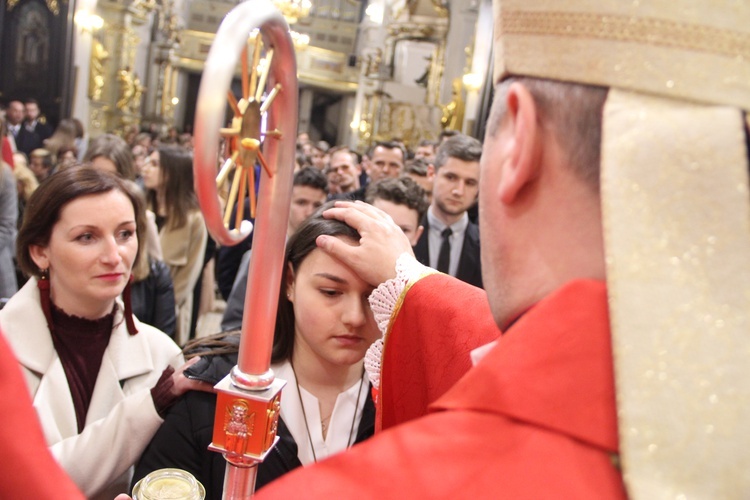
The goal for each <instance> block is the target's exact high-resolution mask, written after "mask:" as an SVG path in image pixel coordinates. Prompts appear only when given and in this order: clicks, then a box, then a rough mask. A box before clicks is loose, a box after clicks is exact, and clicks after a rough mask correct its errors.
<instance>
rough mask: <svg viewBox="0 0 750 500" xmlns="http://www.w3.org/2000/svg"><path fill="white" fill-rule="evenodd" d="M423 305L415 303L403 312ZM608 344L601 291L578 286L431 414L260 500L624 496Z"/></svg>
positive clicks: (272, 487) (511, 335) (527, 321)
mask: <svg viewBox="0 0 750 500" xmlns="http://www.w3.org/2000/svg"><path fill="white" fill-rule="evenodd" d="M410 294H411V291H410ZM420 305H423V304H419V303H416V301H414V302H413V301H412V297H411V295H408V296H407V302H405V304H404V306H405V307H407V306H408V307H419V306H420ZM464 314H465V315H466V317H467V318H471V317H473V316H474V315H473V313H472V311H464ZM467 321H468V319H467ZM610 344H611V343H610V335H609V321H608V310H607V294H606V288H605V285H604V284H603V283H600V282H593V281H578V282H574V283H571V284H569V285H567V286H565V287H563V288H562V289H560V290H558V291H557V292H556V293H554V294H552V295H551V296H550V297H548V298H546V299H544V300H543V301H542V302H540V303H539V304H537V305H536V306H535V307H533V308H532V309H531V310H529V311H528V312H527V313H526V314H525V315H524V316H523V317H522V318H521V319H519V320H518V321H517V322H516V323H515V324H514V325H513V327H512V328H510V329H509V330H508V332H507V333H506V334H505V335H504V336H503V337H502V338H501V339H500V342H499V344H498V346H497V347H495V348H494V349H493V350H492V351H491V352H490V353H489V354H488V355H487V356H486V357H485V358H484V359H483V360H482V361H481V362H480V363H479V364H478V365H477V366H476V367H474V368H472V369H471V370H470V371H469V372H468V373H467V374H466V376H465V377H463V378H462V379H461V380H460V381H459V382H458V383H457V384H456V385H455V386H454V387H453V388H451V389H450V390H449V391H448V392H447V393H446V394H445V395H444V396H443V397H442V398H440V399H439V400H438V401H437V402H436V403H435V404H433V405H431V407H430V409H431V411H432V413H430V414H428V415H426V416H424V417H421V418H417V419H414V420H412V421H410V422H408V423H406V424H403V425H398V426H396V427H393V428H391V429H389V430H387V431H384V432H382V433H380V434H378V435H376V436H375V437H373V438H372V439H370V440H369V441H366V442H364V443H362V444H360V445H358V446H356V447H354V448H353V449H351V450H349V451H348V452H346V453H342V454H339V455H336V456H334V457H332V458H330V459H328V460H325V461H323V462H321V463H319V464H317V465H315V466H312V467H307V468H305V469H302V470H299V471H296V472H293V473H291V474H289V475H287V476H285V477H283V478H281V479H280V480H279V481H276V482H274V483H271V484H269V485H267V486H266V487H265V488H264V489H263V490H261V491H260V492H259V493H258V495H257V499H258V500H263V499H268V498H294V497H295V496H297V495H303V496H304V497H305V498H357V499H358V500H363V499H368V498H373V499H374V498H509V499H526V498H528V499H538V498H575V499H592V500H593V499H597V500H598V499H625V498H626V494H625V489H624V486H623V483H622V478H621V475H620V471H619V470H618V469H617V468H616V467H614V466H613V465H612V455H613V454H616V453H617V451H618V441H617V416H616V412H615V395H614V380H613V372H612V354H611V349H610ZM404 382H405V383H415V382H416V381H404Z"/></svg>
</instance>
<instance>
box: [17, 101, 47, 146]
mask: <svg viewBox="0 0 750 500" xmlns="http://www.w3.org/2000/svg"><path fill="white" fill-rule="evenodd" d="M10 107H12V108H13V109H14V110H18V111H20V112H21V116H22V117H24V118H23V122H22V123H20V124H15V125H14V126H13V127H11V128H10V132H11V134H12V135H13V138H14V139H15V142H16V149H17V150H18V151H21V152H22V153H26V156H30V155H31V152H32V151H34V150H36V149H41V148H43V147H44V140H45V139H47V138H49V137H50V136H51V135H52V129H51V128H50V126H49V125H47V124H46V123H42V122H41V121H40V119H39V116H40V110H39V104H38V103H37V101H36V100H35V99H27V100H26V102H25V103H24V104H21V102H20V101H11V103H10ZM17 114H18V113H17V112H14V116H15V115H17Z"/></svg>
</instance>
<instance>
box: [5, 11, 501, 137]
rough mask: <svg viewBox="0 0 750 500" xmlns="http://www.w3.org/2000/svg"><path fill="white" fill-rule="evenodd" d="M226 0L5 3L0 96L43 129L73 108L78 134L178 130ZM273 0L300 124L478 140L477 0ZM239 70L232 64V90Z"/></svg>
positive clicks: (481, 75)
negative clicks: (289, 43)
mask: <svg viewBox="0 0 750 500" xmlns="http://www.w3.org/2000/svg"><path fill="white" fill-rule="evenodd" d="M248 1H252V0H248ZM238 3H239V2H238V1H237V0H8V1H6V2H4V8H3V9H2V10H0V26H2V36H1V37H0V40H2V42H1V43H2V45H0V47H1V48H0V58H2V67H3V71H2V74H0V102H2V103H3V104H4V105H7V103H8V102H10V101H12V100H22V101H23V100H26V99H29V98H33V99H36V100H37V101H38V103H39V107H40V110H41V113H42V116H43V117H44V118H45V119H46V120H47V122H48V123H49V124H50V125H51V126H52V127H53V128H54V126H56V125H57V123H59V121H60V120H62V119H65V118H75V119H77V120H79V121H80V122H81V123H82V124H83V126H84V129H85V132H86V134H87V136H88V137H90V138H94V137H97V136H99V135H102V134H105V133H114V134H117V135H120V136H125V135H126V134H127V133H128V131H131V130H146V131H150V132H151V133H152V134H154V135H162V136H166V134H167V132H168V131H169V130H175V131H177V132H178V133H183V132H184V133H191V132H192V130H193V127H194V123H195V120H196V116H195V114H196V100H197V95H198V89H199V86H200V82H201V74H202V71H203V68H204V65H205V61H206V57H207V55H208V52H209V50H210V48H211V45H212V43H213V40H214V37H215V34H216V31H217V30H218V28H219V25H220V23H221V22H222V19H223V18H224V16H225V15H226V14H227V13H228V12H229V11H230V10H231V9H232V8H233V7H235V6H236V5H237V4H238ZM274 4H275V5H276V7H277V8H278V9H279V10H280V11H281V12H282V13H283V14H284V17H285V19H286V20H287V22H288V23H289V25H290V30H291V35H292V39H293V40H294V45H295V50H296V59H297V69H298V81H299V124H298V132H299V133H307V134H308V136H309V138H310V139H311V140H312V141H326V142H327V143H328V144H330V145H332V146H333V145H346V146H348V147H349V148H352V149H354V150H357V151H364V150H366V149H367V147H369V146H370V145H372V144H373V143H374V142H375V141H379V140H391V139H394V138H395V139H399V140H400V141H402V142H403V143H404V144H405V145H406V146H408V147H410V148H412V149H413V148H414V147H416V145H417V144H418V142H419V141H420V140H436V139H437V138H438V136H439V134H440V132H441V131H442V130H444V129H453V130H458V131H462V132H464V133H466V134H468V135H473V136H475V137H481V134H482V133H483V130H482V126H481V125H482V123H483V121H484V120H483V119H482V117H483V116H484V115H485V114H486V111H487V107H488V106H487V102H489V93H490V92H491V85H488V84H487V80H488V78H490V76H488V75H491V73H492V71H491V67H490V61H491V54H490V51H491V43H489V40H491V32H492V22H491V19H492V6H491V2H490V1H489V0H472V1H468V2H457V1H450V0H275V1H274ZM249 36H250V39H251V41H252V38H253V37H254V36H256V35H255V34H253V33H250V34H249ZM259 62H260V64H261V65H262V64H263V63H264V62H265V59H261V60H260V61H259ZM259 71H260V72H262V71H263V68H259ZM240 73H241V66H240V64H239V63H238V64H237V71H236V77H235V80H234V81H233V83H232V88H233V89H235V88H237V89H238V88H240V86H241V75H240ZM218 92H222V93H223V92H225V91H224V90H218ZM229 113H230V109H229V106H227V116H228V117H229V116H230V114H229ZM198 119H199V117H198Z"/></svg>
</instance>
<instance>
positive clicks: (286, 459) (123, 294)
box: [0, 100, 481, 498]
mask: <svg viewBox="0 0 750 500" xmlns="http://www.w3.org/2000/svg"><path fill="white" fill-rule="evenodd" d="M21 106H24V104H22V103H20V101H11V102H9V103H8V105H7V108H6V119H7V121H8V123H9V124H11V126H10V127H8V131H7V133H6V134H5V135H4V137H3V141H4V143H5V144H7V145H8V148H9V150H10V152H11V154H10V155H8V159H9V160H10V162H8V163H6V162H3V167H2V171H1V173H2V176H0V181H2V189H3V196H2V198H1V200H2V205H3V206H2V215H3V219H2V224H0V229H2V232H0V235H2V239H0V245H2V248H1V249H0V250H1V251H0V259H1V260H0V265H2V266H3V272H2V281H3V282H2V288H0V298H2V299H3V301H4V302H3V304H4V307H3V308H2V310H1V311H0V327H2V330H3V332H4V335H5V337H6V338H7V339H8V341H9V343H10V346H11V348H12V349H13V351H14V352H15V353H16V356H17V357H18V359H19V361H20V364H21V366H22V369H23V371H24V373H25V374H26V377H27V380H29V384H30V388H31V392H32V400H33V404H34V406H35V408H36V409H37V411H38V412H39V413H40V414H43V416H42V417H41V421H42V430H43V432H44V435H45V438H46V439H47V441H48V444H49V446H50V451H51V452H52V454H53V455H54V457H55V459H56V460H57V461H58V462H59V463H60V464H61V465H62V467H63V468H64V470H65V471H66V472H67V473H68V474H69V475H70V476H71V477H72V478H73V479H74V481H75V483H76V484H77V485H78V487H79V488H80V489H81V490H82V491H83V492H84V494H86V495H87V496H89V497H92V498H112V495H113V494H114V493H116V492H118V491H120V492H123V491H127V488H126V487H125V485H126V484H128V482H129V481H130V479H131V476H132V474H133V470H135V480H137V479H139V478H140V477H142V476H143V475H145V474H146V473H148V472H150V471H151V470H154V469H158V468H163V467H179V468H182V469H185V470H188V471H190V472H192V473H193V474H194V475H195V476H196V477H197V478H198V479H199V480H200V481H201V482H202V483H203V484H204V485H205V486H206V487H207V488H208V489H209V491H210V492H211V495H212V496H213V497H214V498H216V497H218V496H220V494H221V489H222V478H223V471H224V467H223V462H224V461H223V458H222V457H221V456H220V455H217V454H213V453H208V452H205V453H204V452H203V451H202V450H204V449H205V448H206V446H207V445H208V444H210V441H211V429H212V426H213V413H214V406H215V397H214V396H212V395H210V394H206V393H204V394H201V393H200V391H201V390H205V389H206V387H211V386H213V385H214V384H215V383H217V382H218V381H219V380H220V379H221V378H222V377H223V376H224V375H226V374H227V373H228V372H229V369H230V368H231V367H232V366H233V365H234V364H236V359H237V346H238V339H239V331H238V330H239V328H240V325H241V323H242V314H243V307H244V298H245V294H246V292H247V290H246V289H247V272H248V268H249V266H248V264H249V260H250V258H251V255H252V241H253V240H252V236H251V237H250V238H248V239H247V241H246V242H243V244H241V245H238V246H237V247H221V248H217V247H216V244H215V243H214V242H213V240H212V239H211V238H210V236H209V235H208V233H207V231H206V226H205V223H204V220H203V217H202V213H201V211H200V209H199V206H198V204H197V200H196V196H195V192H194V186H193V172H192V151H191V143H192V140H191V138H189V137H188V136H187V135H185V134H182V135H180V134H177V133H176V132H175V131H174V130H172V131H171V132H172V133H170V134H165V135H164V136H158V135H155V134H152V133H150V132H148V131H145V130H144V131H136V130H132V129H129V130H126V131H124V132H122V131H121V133H119V134H115V133H108V134H103V135H99V136H97V137H93V138H90V137H88V136H86V134H85V131H83V129H82V127H81V124H80V122H78V121H77V120H74V119H63V120H61V121H60V123H59V124H58V126H57V128H56V129H55V130H54V131H50V130H49V126H47V124H46V122H45V120H44V119H43V117H40V113H39V109H38V105H36V101H34V100H29V101H28V102H26V103H25V106H26V108H25V109H26V118H25V120H22V121H21V122H20V123H19V120H18V119H17V117H16V114H17V113H19V112H21V110H22V109H24V108H22V107H21ZM40 120H41V123H43V124H44V126H43V127H42V126H39V125H37V126H36V132H33V133H32V131H31V128H30V126H27V125H30V124H32V123H34V122H37V123H39V122H40ZM21 131H24V132H23V133H21ZM19 136H21V137H23V140H19V139H18V137H19ZM29 137H33V139H34V141H33V144H32V141H31V140H30V139H29ZM440 141H441V142H438V141H435V142H433V141H427V140H425V141H422V142H421V143H419V144H418V145H417V144H415V145H412V146H413V148H414V149H413V150H411V149H409V148H407V146H406V145H405V144H403V143H402V142H400V141H398V140H397V139H396V140H393V141H388V142H377V143H375V144H373V145H372V147H370V148H369V149H368V150H367V151H366V152H365V153H364V154H359V153H357V152H355V151H354V150H352V149H350V148H348V147H346V146H336V147H329V146H328V144H327V143H325V142H324V141H318V142H315V143H313V142H312V141H310V140H309V138H308V136H307V134H306V133H302V134H300V135H299V137H298V141H297V160H296V161H297V165H295V173H294V181H293V189H292V198H291V206H290V218H289V222H288V227H287V239H288V246H287V249H286V260H285V267H286V268H288V272H287V274H286V275H285V278H284V281H283V283H281V284H280V287H281V294H280V296H279V304H280V306H279V317H278V320H277V328H276V336H275V343H274V355H273V359H272V363H273V365H272V366H273V369H274V371H275V372H276V373H277V374H278V376H280V377H282V378H284V379H285V380H288V381H290V382H292V381H293V382H294V388H295V391H296V393H297V397H296V398H294V397H287V398H284V399H283V403H282V405H281V412H280V423H279V436H281V438H282V440H281V442H280V444H279V445H278V449H279V450H280V452H281V454H280V455H275V457H277V458H278V460H269V461H268V462H267V463H264V465H263V466H262V467H261V469H260V475H259V479H258V487H261V486H263V485H265V484H266V483H269V482H271V481H272V480H274V479H276V478H278V477H279V476H281V475H283V474H285V473H286V472H289V471H291V470H292V469H294V468H297V467H299V466H302V465H308V464H311V463H315V462H317V461H318V460H322V459H324V458H326V457H328V456H330V455H333V454H335V453H338V452H341V451H343V450H345V449H346V448H348V447H350V446H352V445H354V444H355V443H358V442H360V441H362V440H364V439H367V438H369V437H370V436H372V434H373V432H374V428H375V408H374V402H373V399H372V386H371V382H370V380H369V379H368V377H367V375H366V374H365V370H364V362H365V361H364V360H365V354H366V352H367V350H368V348H370V346H371V345H372V344H373V342H374V341H375V340H377V339H378V338H379V337H380V332H379V331H378V328H377V326H376V325H375V320H374V317H373V313H372V311H371V308H370V305H369V303H368V302H367V300H366V297H367V295H369V293H370V292H371V291H372V287H371V286H370V285H369V284H368V283H366V282H365V281H363V280H362V279H361V278H359V277H358V276H356V275H355V274H353V273H352V272H351V271H350V270H349V269H348V268H347V267H346V266H343V265H341V264H339V263H338V261H336V260H335V259H333V258H331V257H329V256H327V255H326V254H325V253H323V252H322V251H320V250H318V249H317V248H316V243H315V242H316V239H317V238H318V237H319V236H321V235H329V236H335V237H337V238H341V239H342V241H347V242H349V243H350V244H354V243H356V242H357V241H358V238H359V236H358V233H357V232H356V231H355V230H354V229H352V228H351V227H350V226H349V225H347V224H345V223H342V222H339V221H336V220H330V219H326V218H324V217H323V212H324V211H325V210H326V209H327V208H331V207H333V203H335V202H336V201H345V200H351V201H353V200H359V201H361V202H366V203H368V204H371V205H372V206H374V207H377V208H378V209H380V210H382V211H383V212H384V213H386V214H388V215H389V216H390V217H391V219H392V220H393V221H394V223H395V224H397V226H398V227H399V228H400V230H401V231H402V232H403V234H404V235H405V236H406V238H408V241H409V242H410V243H411V244H412V245H414V248H415V249H418V252H417V253H418V255H419V256H420V259H421V260H423V261H424V262H425V263H426V264H427V265H430V264H431V265H433V266H434V267H436V268H439V269H440V270H441V271H443V272H445V273H451V274H453V275H457V276H459V277H460V278H461V279H465V280H467V281H470V280H474V281H475V282H476V284H478V285H481V277H479V278H478V279H477V276H479V273H480V266H479V259H478V243H479V240H478V234H477V233H476V220H477V212H476V201H477V185H478V180H479V179H478V177H479V175H478V168H479V167H478V165H479V163H478V162H479V158H480V155H481V144H480V142H479V141H477V140H476V139H473V138H471V137H468V136H466V135H463V134H459V133H457V132H455V131H447V132H446V133H444V134H443V135H442V136H441V137H440ZM28 144H31V145H28ZM20 146H23V149H22V147H20ZM80 148H84V149H83V150H81V149H80ZM27 165H28V167H27ZM249 212H250V211H249V210H247V209H246V210H245V214H249ZM232 220H234V218H232ZM446 228H449V229H448V231H451V230H452V231H451V234H450V235H448V236H446V235H445V234H444V233H445V231H446ZM436 234H437V239H435V238H436V236H435V235H436ZM451 247H452V248H453V251H452V252H451ZM210 261H213V262H215V264H216V268H217V275H216V278H214V275H213V274H212V273H209V272H206V268H207V265H206V264H207V263H208V262H210ZM6 270H8V272H6ZM321 276H322V278H321ZM201 280H209V287H208V289H209V290H210V291H211V292H214V290H216V291H218V292H219V294H220V295H223V298H224V299H226V303H227V306H226V309H225V311H224V317H223V319H222V324H221V329H222V333H219V332H217V333H216V335H212V336H208V337H204V338H196V323H197V317H196V316H197V315H199V313H200V310H199V308H198V307H197V306H198V303H199V302H200V300H201V292H202V291H204V290H205V289H206V287H205V286H202V285H201ZM91 281H93V284H92V283H90V282H91ZM19 289H20V290H19ZM214 293H215V292H214ZM250 293H252V292H250ZM84 305H85V306H86V307H83V306H84ZM34 310H38V312H35V313H33V314H32V311H34ZM33 318H36V319H34V320H33V322H34V324H33V325H32V326H31V329H33V330H34V335H33V336H31V337H29V336H22V335H21V333H20V330H21V328H20V322H21V321H22V319H23V320H24V321H27V320H30V319H33ZM136 334H138V335H136ZM84 339H89V341H88V342H85V343H84V342H83V340H84ZM135 339H138V340H135ZM332 339H335V340H332ZM82 343H83V344H85V345H81V344H82ZM331 344H333V345H331ZM31 346H34V348H36V351H35V350H34V348H32V347H31ZM40 346H46V347H45V348H44V349H42V351H41V354H40V352H39V350H38V348H39V347H40ZM178 346H179V347H178ZM217 346H218V347H217ZM180 348H184V356H185V357H186V358H189V359H194V360H195V361H190V362H189V363H196V362H197V364H195V365H193V366H192V367H188V366H187V365H183V364H182V363H183V362H182V360H183V354H182V353H180ZM125 353H128V356H130V357H132V358H133V359H130V361H129V362H127V363H125V364H122V361H121V360H120V358H121V357H122V356H123V355H125ZM144 357H145V358H148V361H149V362H148V364H147V365H144V364H143V361H144V360H143V359H141V358H144ZM135 358H137V359H135ZM52 360H54V362H52ZM50 363H51V364H50ZM131 365H132V366H131ZM175 369H177V371H176V372H175ZM186 370H187V371H186ZM183 371H184V372H185V373H184V375H183ZM186 375H187V378H186V377H185V376H186ZM53 376H55V377H57V378H56V380H55V383H54V384H52V383H51V380H50V381H49V382H47V379H48V378H49V379H51V378H52V377H53ZM123 377H124V378H123ZM117 378H120V380H121V383H120V389H119V390H116V391H115V393H117V394H118V395H117V396H116V397H112V396H103V395H102V394H101V393H102V392H110V391H112V390H113V388H108V389H107V388H105V385H107V384H112V383H114V382H115V380H116V379H117ZM108 380H109V381H108ZM188 380H190V381H191V382H190V383H188V382H187V381H188ZM49 384H51V387H47V386H48V385H49ZM66 384H67V385H66ZM65 387H69V388H70V389H69V390H65ZM187 387H193V388H196V387H197V388H198V389H199V390H198V391H190V393H189V394H188V396H187V397H185V398H178V397H177V396H179V395H181V394H182V393H183V392H184V391H185V390H186V388H187ZM50 390H52V392H50ZM289 390H291V389H289ZM149 399H150V400H151V401H150V402H151V403H152V405H151V406H152V408H148V406H149ZM175 401H179V402H178V403H177V404H175V405H174V406H172V404H173V403H174V402H175ZM60 405H62V407H63V408H64V411H61V410H57V409H56V408H57V407H58V406H60ZM136 413H138V415H139V416H138V418H136V417H135V414H136ZM197 415H202V416H201V417H200V418H199V417H197ZM188 416H189V417H188ZM160 418H164V423H163V425H162V426H161V427H160V430H159V431H158V433H156V434H154V433H155V431H156V427H158V425H155V423H156V422H158V421H159V420H160ZM129 426H139V427H140V430H139V436H140V437H139V439H137V440H132V439H131V440H129V447H130V448H129V451H128V453H117V454H114V455H112V456H111V457H110V458H109V459H106V460H105V459H104V458H102V457H101V456H99V455H98V454H97V453H91V454H90V456H88V457H87V458H86V460H83V459H82V454H83V453H84V451H85V450H86V449H87V447H89V446H92V443H94V442H95V441H96V440H98V439H101V438H104V439H107V440H109V439H115V441H114V446H115V447H119V446H122V445H120V444H119V441H117V439H126V436H127V434H128V433H127V432H124V431H126V430H127V429H131V428H132V427H129ZM186 426H187V427H186ZM118 429H119V430H118ZM111 433H115V434H114V435H115V436H116V437H115V438H111V437H110V436H112V435H113V434H111ZM188 434H189V435H191V436H193V437H194V438H193V439H191V440H187V441H185V442H184V444H179V443H180V441H181V439H182V437H181V436H186V435H188ZM149 441H150V442H151V444H148V443H149ZM146 445H148V446H147V447H146ZM144 450H145V451H144ZM188 450H195V451H196V453H194V454H192V455H191V454H190V453H188ZM101 451H102V453H104V452H105V448H101ZM138 457H141V458H140V461H138V462H137V460H136V459H137V458H138ZM136 462H137V463H136ZM92 463H99V464H100V465H101V467H100V468H99V471H98V473H97V474H96V475H91V474H89V473H88V467H89V465H88V464H92ZM136 465H137V467H136V468H135V469H134V466H136Z"/></svg>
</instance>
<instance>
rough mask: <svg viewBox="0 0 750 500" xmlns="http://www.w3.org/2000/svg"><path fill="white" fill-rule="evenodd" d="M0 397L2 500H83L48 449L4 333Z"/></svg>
mask: <svg viewBox="0 0 750 500" xmlns="http://www.w3.org/2000/svg"><path fill="white" fill-rule="evenodd" d="M0 394H2V395H3V410H2V412H0V415H1V416H0V449H1V450H2V456H3V465H2V469H3V470H2V472H0V498H45V499H46V498H64V499H66V500H68V499H70V500H75V499H83V495H82V494H81V492H80V491H79V490H78V488H76V486H75V484H73V481H72V480H71V479H70V478H69V477H68V476H66V475H65V473H64V472H63V470H62V469H61V468H60V466H59V465H58V464H57V462H56V461H55V459H54V458H52V455H51V454H50V452H49V450H48V449H47V443H46V442H45V441H44V436H43V435H42V428H41V425H40V424H39V419H38V418H37V416H36V412H35V411H34V408H33V407H32V406H31V398H30V396H29V389H28V388H27V387H26V382H25V381H24V380H23V375H22V374H21V370H20V369H19V368H18V361H17V360H16V358H15V357H14V356H13V353H12V352H11V350H10V347H9V346H8V343H7V342H6V341H5V337H3V335H2V333H1V332H0Z"/></svg>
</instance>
